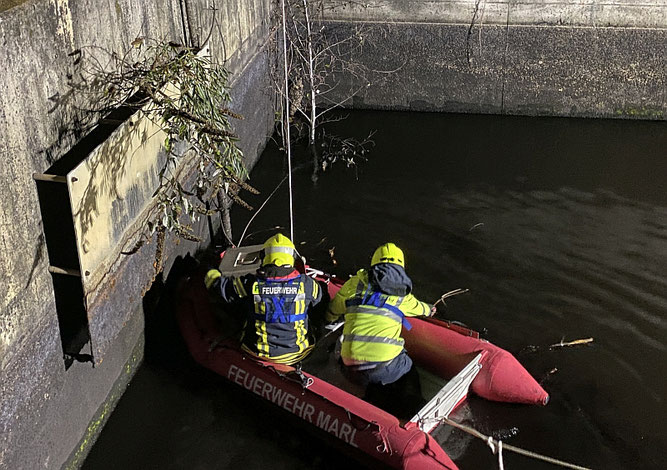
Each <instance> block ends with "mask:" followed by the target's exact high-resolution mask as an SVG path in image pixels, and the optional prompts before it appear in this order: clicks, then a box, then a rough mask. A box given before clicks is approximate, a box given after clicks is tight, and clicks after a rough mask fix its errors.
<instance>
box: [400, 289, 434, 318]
mask: <svg viewBox="0 0 667 470" xmlns="http://www.w3.org/2000/svg"><path fill="white" fill-rule="evenodd" d="M399 308H400V309H401V311H402V312H403V313H404V314H405V316H406V317H430V316H431V315H433V311H434V306H433V305H431V304H427V303H426V302H422V301H421V300H419V299H418V298H417V297H415V296H414V295H412V294H408V295H406V296H405V297H404V298H403V302H401V305H400V307H399Z"/></svg>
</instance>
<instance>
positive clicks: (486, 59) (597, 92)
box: [326, 0, 667, 120]
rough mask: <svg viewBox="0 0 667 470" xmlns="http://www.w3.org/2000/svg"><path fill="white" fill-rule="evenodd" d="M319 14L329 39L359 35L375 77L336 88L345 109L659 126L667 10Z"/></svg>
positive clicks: (614, 0)
mask: <svg viewBox="0 0 667 470" xmlns="http://www.w3.org/2000/svg"><path fill="white" fill-rule="evenodd" d="M328 3H331V4H332V5H334V6H335V8H333V9H331V10H328V11H327V13H326V18H327V19H328V20H329V21H331V24H330V26H331V27H332V28H334V29H336V30H337V31H338V32H339V33H340V34H341V35H345V34H349V31H350V30H351V28H361V30H362V31H363V35H364V38H365V45H364V47H363V49H362V50H361V51H360V52H358V53H356V54H355V57H354V59H355V60H356V61H358V62H360V63H362V64H364V65H366V66H368V67H369V68H370V69H371V70H374V71H382V73H372V72H371V73H369V74H368V77H367V78H368V79H369V80H368V82H369V83H370V86H367V87H363V86H361V85H363V84H362V83H360V81H358V80H355V81H353V82H350V81H349V80H347V78H344V79H343V82H344V83H346V85H347V87H346V90H347V93H350V91H351V90H355V91H356V90H359V89H360V90H361V92H359V93H357V94H356V96H355V99H354V100H353V105H354V107H368V108H379V109H402V110H417V111H424V110H426V111H450V112H452V111H453V112H475V113H499V114H524V115H552V116H578V117H620V118H642V119H661V120H662V119H665V117H666V116H667V57H666V54H667V53H666V52H665V51H666V47H667V46H666V45H667V0H652V1H650V2H640V1H638V0H607V1H604V2H602V1H599V0H556V1H551V0H441V1H423V0H370V1H365V2H354V3H352V4H345V2H341V1H330V2H328ZM387 71H395V72H394V73H386V72H387ZM341 96H342V95H341Z"/></svg>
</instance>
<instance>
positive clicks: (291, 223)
mask: <svg viewBox="0 0 667 470" xmlns="http://www.w3.org/2000/svg"><path fill="white" fill-rule="evenodd" d="M280 4H281V6H282V10H283V60H284V64H283V65H284V67H285V68H284V71H285V114H284V116H283V123H284V124H283V126H285V128H284V131H285V141H286V144H285V145H286V147H287V176H288V178H289V230H290V240H294V213H293V209H292V146H291V143H290V133H289V126H290V123H289V117H290V109H289V104H290V103H289V80H288V78H287V73H288V72H287V25H286V21H285V16H286V15H285V0H282V1H281V2H280Z"/></svg>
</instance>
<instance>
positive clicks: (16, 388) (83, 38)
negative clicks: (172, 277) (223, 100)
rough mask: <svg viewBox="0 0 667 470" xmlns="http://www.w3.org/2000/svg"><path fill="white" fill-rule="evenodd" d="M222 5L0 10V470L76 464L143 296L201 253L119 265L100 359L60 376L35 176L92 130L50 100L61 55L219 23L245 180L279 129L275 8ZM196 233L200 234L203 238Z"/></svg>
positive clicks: (66, 68)
mask: <svg viewBox="0 0 667 470" xmlns="http://www.w3.org/2000/svg"><path fill="white" fill-rule="evenodd" d="M217 3H220V4H221V5H220V9H218V10H216V11H215V12H213V10H212V9H210V8H209V7H210V6H212V4H213V2H211V1H206V0H189V1H188V2H181V1H179V0H171V1H166V2H165V1H155V0H114V1H111V0H108V1H93V0H77V1H76V2H75V1H68V0H29V1H22V2H21V1H11V2H0V44H1V45H2V49H1V50H0V64H2V67H0V83H1V84H2V86H1V87H0V136H1V137H0V159H1V161H2V165H0V182H1V183H2V184H0V201H2V204H0V468H60V467H61V466H63V465H70V466H76V465H78V464H79V463H80V462H82V459H83V458H84V457H85V455H86V452H87V449H88V448H89V446H90V445H92V442H94V439H95V437H96V434H97V432H99V430H100V429H101V427H102V426H103V424H104V422H105V420H106V418H107V417H108V414H109V413H110V412H111V410H112V409H113V406H114V405H115V402H116V401H117V400H118V398H119V397H120V395H121V393H122V390H123V389H124V387H125V386H126V384H127V383H128V381H129V380H130V378H131V376H132V375H133V373H134V371H135V370H136V367H137V366H138V364H139V363H140V362H141V359H142V355H143V326H144V311H143V306H142V295H143V293H144V292H145V291H146V290H147V289H148V288H149V287H150V285H151V283H152V282H153V280H154V279H155V277H156V275H157V274H158V271H161V270H162V269H164V273H165V275H166V274H167V273H168V272H169V269H170V266H171V263H172V262H173V260H174V258H175V257H176V256H177V255H179V254H184V253H187V252H190V253H193V252H194V251H195V250H196V249H197V248H198V245H197V244H195V243H192V242H187V241H181V242H180V243H178V244H177V243H176V241H175V240H174V239H173V238H171V237H169V236H168V237H167V239H166V243H165V248H164V257H163V264H162V265H158V266H155V265H154V262H155V260H156V248H157V245H158V243H156V240H155V239H153V240H151V242H150V243H146V244H144V245H143V246H142V247H141V248H140V249H139V250H138V252H137V253H136V254H134V255H132V256H124V257H120V258H119V259H118V260H117V261H116V262H114V263H113V264H112V266H111V268H110V271H109V276H108V278H107V280H106V281H105V282H103V283H102V284H101V285H100V286H99V288H98V289H99V294H100V295H99V296H98V297H97V299H98V300H96V302H95V304H94V305H93V306H91V309H90V310H89V311H88V314H89V315H91V316H95V317H96V318H97V319H99V320H100V321H99V322H98V323H99V324H101V325H102V327H101V328H102V334H104V335H105V339H106V340H107V343H106V344H107V346H106V349H105V352H104V356H103V358H101V359H102V360H100V361H99V363H98V365H97V366H96V367H95V368H92V367H91V365H90V364H88V363H77V362H75V363H74V364H73V365H72V366H71V367H70V368H69V369H67V370H66V369H65V365H64V361H63V350H62V346H61V341H60V333H59V324H58V316H57V314H56V305H55V297H54V288H53V284H52V276H51V274H50V273H49V271H48V267H49V256H48V253H47V252H48V250H47V246H46V239H45V236H44V231H43V228H42V223H41V221H42V214H41V211H40V204H39V200H38V194H37V190H36V184H35V182H34V181H33V179H32V174H33V173H44V172H45V171H46V170H47V169H48V168H49V167H51V166H52V165H53V164H54V162H57V161H58V160H59V159H60V158H61V157H62V156H63V155H65V154H66V153H67V152H68V150H69V149H70V148H72V146H73V145H74V143H75V142H76V141H78V140H79V139H80V138H81V137H83V133H84V131H83V129H85V128H86V127H88V125H89V124H90V119H91V118H90V117H89V116H87V115H85V114H83V113H81V112H80V111H77V110H76V109H74V108H73V107H71V106H66V105H62V106H56V105H55V103H56V102H55V101H53V100H51V99H50V98H51V97H54V96H56V97H57V96H61V97H62V96H63V95H65V94H66V93H67V91H68V87H67V85H66V82H67V75H68V74H69V73H71V72H72V70H73V68H72V60H73V58H72V57H68V53H70V52H71V51H73V50H75V49H79V48H86V47H87V46H96V47H100V48H104V49H107V50H109V51H116V52H117V53H120V54H122V53H123V52H124V51H125V50H126V49H127V48H128V47H129V44H130V42H131V41H133V40H134V39H135V38H136V37H137V36H145V37H151V38H160V39H167V40H174V41H178V42H182V41H183V38H184V35H189V33H190V32H192V36H193V37H205V36H207V35H208V28H209V25H210V24H211V20H212V17H213V15H215V16H216V19H217V22H218V24H219V26H220V28H219V29H216V30H215V34H214V35H213V36H212V37H211V44H212V51H213V53H214V55H215V56H216V57H217V58H218V59H219V60H226V64H227V65H228V67H229V69H230V71H231V73H232V75H231V81H232V85H233V96H234V100H235V101H234V104H233V107H234V108H235V110H236V111H238V112H240V113H241V114H243V115H245V116H246V117H247V119H246V120H244V121H239V122H238V123H237V125H236V130H237V132H238V134H239V135H240V137H241V141H240V144H241V147H242V149H243V150H244V152H245V155H246V159H247V162H248V165H249V166H250V165H252V164H254V162H255V160H256V159H257V158H258V155H259V152H260V151H261V150H262V149H263V146H264V144H265V142H266V140H267V137H268V135H269V134H270V132H271V131H272V127H273V112H272V109H273V97H272V96H271V94H270V93H267V89H269V86H268V83H267V77H268V69H267V67H268V59H267V57H266V56H265V55H264V53H263V52H262V49H261V48H262V46H263V43H264V42H265V40H266V36H267V32H268V24H267V22H266V19H267V18H268V16H269V9H270V1H269V0H244V1H240V2H224V3H223V2H217ZM185 4H187V5H186V6H187V8H186V11H185V12H184V11H183V8H182V7H183V6H184V5H185ZM188 13H189V15H188ZM188 19H189V24H190V26H189V27H188V26H187V25H188V21H187V20H188ZM204 29H205V30H206V33H205V34H203V33H202V31H203V30H204ZM220 33H222V34H220ZM91 53H92V54H95V51H94V50H91ZM62 216H63V217H71V216H70V215H69V214H62ZM200 231H201V232H202V233H204V234H206V233H207V232H206V230H205V226H203V225H202V227H200ZM125 243H127V244H128V245H132V243H133V240H132V239H127V240H125ZM158 279H159V277H158Z"/></svg>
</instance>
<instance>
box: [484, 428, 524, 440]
mask: <svg viewBox="0 0 667 470" xmlns="http://www.w3.org/2000/svg"><path fill="white" fill-rule="evenodd" d="M517 434H519V428H517V427H516V426H514V427H511V428H509V429H498V430H497V431H494V432H492V433H491V435H492V436H493V438H494V439H495V440H497V441H506V440H507V439H509V438H510V437H514V436H516V435H517Z"/></svg>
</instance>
